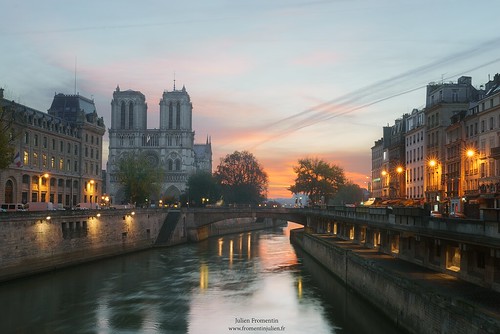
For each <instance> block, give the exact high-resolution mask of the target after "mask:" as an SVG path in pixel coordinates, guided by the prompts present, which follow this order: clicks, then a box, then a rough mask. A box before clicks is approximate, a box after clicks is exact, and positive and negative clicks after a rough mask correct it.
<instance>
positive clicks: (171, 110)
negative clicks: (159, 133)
mask: <svg viewBox="0 0 500 334" xmlns="http://www.w3.org/2000/svg"><path fill="white" fill-rule="evenodd" d="M173 117H174V111H173V106H172V102H170V103H169V105H168V128H169V129H172V126H173V122H172V119H173Z"/></svg>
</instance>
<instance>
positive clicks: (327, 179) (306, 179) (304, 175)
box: [288, 158, 346, 204]
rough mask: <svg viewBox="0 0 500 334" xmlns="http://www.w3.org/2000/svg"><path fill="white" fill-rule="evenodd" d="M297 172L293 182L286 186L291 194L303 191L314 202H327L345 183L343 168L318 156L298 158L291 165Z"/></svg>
mask: <svg viewBox="0 0 500 334" xmlns="http://www.w3.org/2000/svg"><path fill="white" fill-rule="evenodd" d="M293 171H294V172H295V173H296V174H297V177H296V178H295V184H293V185H291V186H290V187H288V190H289V191H290V192H292V193H293V194H298V193H303V194H306V195H307V196H308V197H309V199H310V200H311V201H312V202H313V203H314V204H318V203H321V202H322V203H323V204H325V203H328V200H329V199H330V198H332V197H333V196H335V194H337V192H338V191H339V189H340V188H341V187H342V186H343V185H344V184H345V183H346V178H345V175H344V170H343V169H342V168H341V167H339V166H337V165H333V164H329V163H327V162H325V161H323V160H320V159H318V158H314V159H311V158H304V159H299V160H298V165H297V166H294V167H293Z"/></svg>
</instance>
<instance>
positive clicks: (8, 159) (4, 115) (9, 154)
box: [0, 101, 14, 170]
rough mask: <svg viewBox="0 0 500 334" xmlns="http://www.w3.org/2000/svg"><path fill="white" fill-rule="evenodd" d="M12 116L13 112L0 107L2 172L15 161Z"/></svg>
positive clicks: (0, 159) (0, 161)
mask: <svg viewBox="0 0 500 334" xmlns="http://www.w3.org/2000/svg"><path fill="white" fill-rule="evenodd" d="M0 102H1V101H0ZM12 116H13V111H12V110H10V109H9V108H7V107H1V106H0V170H1V169H5V168H7V167H8V166H9V165H10V164H11V163H12V162H13V159H14V146H13V145H12V144H13V141H14V132H13V129H12V127H11V125H12V121H13V118H12Z"/></svg>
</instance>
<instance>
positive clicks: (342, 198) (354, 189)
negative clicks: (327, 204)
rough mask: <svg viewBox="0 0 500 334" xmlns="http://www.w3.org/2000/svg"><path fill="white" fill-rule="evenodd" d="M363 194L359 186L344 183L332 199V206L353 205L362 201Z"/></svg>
mask: <svg viewBox="0 0 500 334" xmlns="http://www.w3.org/2000/svg"><path fill="white" fill-rule="evenodd" d="M363 197H364V192H363V189H361V187H360V186H358V185H357V184H354V183H350V182H349V183H346V184H344V185H343V186H342V187H340V189H339V191H338V192H337V194H336V195H335V196H334V197H333V200H332V204H334V205H343V204H355V203H359V202H361V201H362V200H363Z"/></svg>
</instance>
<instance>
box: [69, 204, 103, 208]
mask: <svg viewBox="0 0 500 334" xmlns="http://www.w3.org/2000/svg"><path fill="white" fill-rule="evenodd" d="M100 208H101V207H100V206H99V204H97V203H78V204H77V205H76V206H75V207H74V208H73V210H90V209H98V210H99V209H100Z"/></svg>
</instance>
